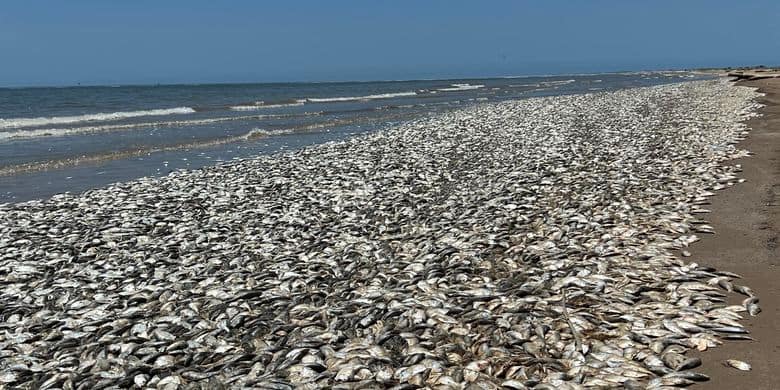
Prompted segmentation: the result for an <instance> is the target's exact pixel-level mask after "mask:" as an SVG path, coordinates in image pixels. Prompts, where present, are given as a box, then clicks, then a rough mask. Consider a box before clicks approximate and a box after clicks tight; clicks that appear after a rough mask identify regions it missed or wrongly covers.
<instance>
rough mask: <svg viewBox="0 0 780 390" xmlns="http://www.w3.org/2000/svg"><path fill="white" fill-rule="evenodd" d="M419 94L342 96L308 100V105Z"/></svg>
mask: <svg viewBox="0 0 780 390" xmlns="http://www.w3.org/2000/svg"><path fill="white" fill-rule="evenodd" d="M415 95H417V92H395V93H382V94H378V95H366V96H340V97H329V98H307V99H306V102H308V103H333V102H352V101H358V100H375V99H390V98H394V97H406V96H415Z"/></svg>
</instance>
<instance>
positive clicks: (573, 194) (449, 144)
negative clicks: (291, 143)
mask: <svg viewBox="0 0 780 390" xmlns="http://www.w3.org/2000/svg"><path fill="white" fill-rule="evenodd" d="M755 97H756V94H755V92H753V91H752V90H750V89H748V88H741V87H734V86H732V85H730V84H729V83H727V82H726V81H725V80H722V79H721V80H707V81H694V82H687V83H677V84H669V85H660V86H653V87H644V88H631V89H625V90H619V91H613V92H604V93H591V94H579V95H566V96H553V97H545V98H534V99H525V100H516V101H507V102H502V103H489V104H481V105H474V106H471V107H468V108H464V109H461V110H455V111H451V112H446V113H442V114H439V115H432V116H430V117H426V118H423V119H419V120H414V121H410V122H407V123H404V124H402V125H399V126H398V127H395V128H392V129H388V130H386V131H381V132H377V133H373V134H369V135H364V136H360V137H354V138H351V139H349V140H346V141H342V142H335V143H328V144H322V145H319V146H315V147H311V148H306V149H303V150H299V151H294V152H290V153H283V154H277V155H272V156H265V157H258V158H254V159H248V160H242V161H238V162H234V163H229V164H225V165H220V166H214V167H209V168H204V169H201V170H194V171H184V172H176V173H174V174H172V175H169V176H165V177H162V178H145V179H141V180H137V181H132V182H127V183H121V184H116V185H112V186H109V187H106V188H102V189H97V190H92V191H88V192H86V193H84V194H80V195H58V196H55V197H53V198H52V199H50V200H46V201H32V202H28V203H19V204H8V205H4V206H0V221H2V222H1V223H0V254H1V255H2V257H0V273H2V274H3V275H5V277H4V279H3V285H2V290H0V303H2V307H3V308H5V309H4V312H3V318H4V319H5V321H4V322H3V323H1V324H0V326H2V329H3V330H4V332H3V333H2V334H0V354H2V356H4V357H5V358H6V359H5V360H4V361H3V364H2V365H0V381H2V383H5V384H7V385H8V386H11V387H13V386H29V387H34V388H35V387H65V388H77V387H80V386H81V387H84V388H93V387H99V388H102V387H107V386H119V387H127V386H131V385H136V386H139V387H152V388H155V387H156V388H164V389H179V388H214V387H227V388H237V387H242V386H244V387H246V386H250V387H251V386H255V387H266V388H277V389H292V388H307V389H316V388H323V387H339V388H356V387H362V388H383V387H392V386H401V387H400V388H412V387H414V386H429V387H433V388H442V389H444V388H474V387H475V386H476V387H477V388H500V387H504V388H513V389H525V388H536V389H551V388H565V389H578V388H582V387H616V386H624V387H628V388H665V387H666V386H687V385H691V384H692V383H694V382H695V381H702V380H706V379H707V378H706V377H705V376H703V375H701V374H699V373H698V372H696V370H697V368H698V366H699V365H700V364H701V360H703V361H704V362H706V364H708V365H710V364H713V363H712V362H714V361H716V360H717V357H716V355H714V353H713V354H712V355H706V354H705V355H704V356H702V359H701V360H699V359H698V358H696V357H692V356H691V354H690V353H689V352H690V350H691V349H693V348H712V347H715V346H717V345H718V344H719V343H720V342H721V340H723V339H726V338H736V337H744V333H745V332H746V331H745V329H744V328H743V324H742V323H741V322H739V321H735V319H736V318H739V316H740V313H742V314H744V315H747V314H746V312H748V311H751V312H755V310H756V307H755V305H754V303H745V304H735V305H730V306H729V305H726V304H725V303H724V302H723V297H726V294H725V293H724V290H727V289H735V290H739V291H742V292H743V293H744V294H747V295H752V294H753V292H752V290H750V288H749V287H745V286H744V285H743V283H745V282H744V281H741V280H738V279H736V278H735V277H734V276H733V275H732V274H731V273H729V272H728V271H732V270H734V269H733V267H732V264H731V263H729V264H724V266H723V267H722V268H719V269H714V268H708V267H703V266H699V265H696V264H694V263H691V262H686V261H683V260H681V258H679V257H678V256H675V254H674V253H673V251H674V250H678V249H684V248H687V247H688V246H689V245H690V244H691V243H695V242H696V241H697V240H699V238H700V237H702V236H706V235H707V234H708V233H709V232H711V231H712V229H713V227H712V226H710V225H708V224H707V222H706V219H707V218H709V217H710V216H711V215H712V214H708V213H707V211H706V210H705V208H709V205H708V202H709V199H710V198H711V197H713V196H715V195H716V194H718V193H720V192H721V191H720V190H721V189H724V188H727V187H729V186H733V185H737V183H738V182H739V180H740V179H739V178H740V176H739V175H740V174H741V173H740V172H739V171H738V170H737V169H736V168H735V167H734V166H733V165H724V164H723V163H724V162H728V161H731V160H732V159H734V158H738V157H741V156H744V155H745V153H744V152H743V151H741V150H740V149H739V148H736V147H735V146H734V145H735V144H737V143H738V142H739V141H740V140H741V139H743V138H744V136H745V135H746V134H747V133H746V132H745V130H746V127H745V125H744V124H743V123H741V121H743V120H744V119H745V118H747V117H750V116H751V115H754V114H753V113H752V111H753V110H754V109H755V108H756V105H755V103H754V101H753V99H754V98H755ZM737 187H738V186H737ZM725 193H728V191H726V192H725ZM715 198H716V199H717V197H715ZM713 281H715V283H713ZM748 282H749V281H748ZM748 286H749V285H748ZM766 305H767V308H768V309H767V311H769V312H771V310H772V308H773V305H771V301H769V302H768V303H767V304H766ZM759 318H760V317H759ZM756 335H758V333H757V332H756ZM715 351H718V349H715ZM705 368H706V367H705ZM712 375H715V373H713V374H712ZM716 380H717V379H716ZM403 386H406V387H403Z"/></svg>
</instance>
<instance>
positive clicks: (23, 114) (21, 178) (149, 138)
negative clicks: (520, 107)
mask: <svg viewBox="0 0 780 390" xmlns="http://www.w3.org/2000/svg"><path fill="white" fill-rule="evenodd" d="M705 77H708V76H704V75H698V74H693V73H688V72H631V73H605V74H583V75H556V76H523V77H501V78H484V79H458V80H414V81H376V82H318V83H260V84H192V85H126V86H125V85H112V86H77V87H56V88H55V87H51V88H50V87H35V88H0V203H12V202H21V201H27V200H33V199H45V198H48V197H51V196H52V195H55V194H59V193H65V192H69V193H74V194H75V193H80V192H83V191H86V190H89V189H92V188H97V187H102V186H106V185H108V184H110V183H114V182H122V181H128V180H132V179H136V178H140V177H147V176H162V175H167V174H169V173H170V172H172V171H176V170H181V169H186V170H190V169H197V168H200V167H204V166H209V165H216V164H220V163H224V162H227V161H231V160H236V159H245V158H252V157H255V156H260V155H267V154H272V153H279V152H283V151H289V150H295V149H299V148H303V147H307V146H310V145H316V144H320V143H324V142H328V141H334V140H341V139H344V138H346V137H352V136H355V135H358V134H362V133H366V132H373V131H378V130H381V129H383V128H387V127H389V126H394V125H397V124H399V123H402V122H405V121H409V120H414V119H417V118H420V117H423V116H426V115H432V114H436V113H441V112H445V111H448V110H456V109H459V108H462V107H466V106H470V105H475V104H485V103H489V102H498V101H505V100H511V99H527V98H532V97H539V96H555V95H565V94H579V93H602V92H606V91H614V90H618V89H624V88H634V87H642V86H651V85H659V84H667V83H675V82H680V81H686V80H696V79H701V78H705Z"/></svg>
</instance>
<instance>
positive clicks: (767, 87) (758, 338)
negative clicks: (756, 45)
mask: <svg viewBox="0 0 780 390" xmlns="http://www.w3.org/2000/svg"><path fill="white" fill-rule="evenodd" d="M737 85H739V86H747V87H757V88H759V89H758V92H761V93H764V94H765V96H763V97H759V98H757V99H756V101H757V102H759V103H762V104H764V105H765V107H762V108H761V109H759V110H758V112H759V113H762V114H763V116H760V117H755V118H751V119H749V120H748V121H746V122H745V123H746V124H747V126H748V127H749V128H750V129H751V130H750V133H749V135H748V137H747V138H746V139H745V140H743V141H742V142H740V143H739V144H738V145H737V146H738V147H739V148H740V149H747V150H749V151H750V152H751V153H752V155H751V156H750V157H747V158H740V159H736V160H733V161H731V162H728V163H727V164H728V165H735V164H740V165H741V166H742V169H743V171H742V172H741V173H739V175H738V176H739V177H740V178H744V179H745V180H746V181H745V182H744V183H741V184H739V185H736V186H734V187H732V188H730V189H727V190H725V191H722V192H720V193H718V195H717V196H715V197H712V198H711V205H709V207H708V208H710V209H711V210H712V213H711V214H708V215H707V216H706V219H707V220H708V221H709V223H710V224H711V225H712V226H713V227H714V228H715V234H714V235H706V236H703V237H702V240H701V241H699V242H697V243H695V244H693V245H692V246H691V248H690V252H691V253H692V256H691V257H690V258H688V259H687V260H688V261H694V262H697V263H700V264H702V265H705V266H712V267H715V268H717V269H722V270H726V271H731V272H735V273H737V274H740V275H742V276H743V279H742V280H741V282H740V283H741V284H745V285H748V286H750V287H751V288H752V289H753V290H754V291H755V292H756V294H757V295H758V297H759V298H760V299H761V301H760V305H761V308H762V310H763V311H762V312H761V313H760V314H759V315H758V316H756V317H751V316H749V315H747V313H743V314H745V318H744V320H743V321H741V322H742V323H743V324H744V325H745V326H746V328H747V329H748V330H749V331H750V332H751V335H752V336H753V338H755V341H732V342H727V343H725V344H723V345H721V346H718V347H717V348H714V349H712V350H708V351H706V352H703V353H702V355H701V356H702V360H703V362H704V364H703V365H702V366H701V367H700V368H699V369H698V370H699V371H701V372H703V373H705V374H707V375H709V376H710V377H711V380H710V381H709V382H705V383H702V384H701V385H700V386H696V388H702V389H739V388H744V389H748V388H749V389H775V388H777V386H778V384H777V382H776V376H777V373H778V372H780V359H777V357H778V356H780V341H778V340H777V339H776V337H777V335H778V334H780V283H778V279H780V278H779V277H780V268H779V267H780V266H779V265H778V264H779V263H780V257H778V254H779V253H778V249H777V246H778V242H777V240H778V233H779V232H780V161H778V158H779V157H780V79H778V78H775V79H762V80H755V81H741V82H738V83H737ZM743 298H744V296H741V295H738V294H731V295H730V296H729V301H730V303H732V304H735V303H739V302H741V301H742V299H743ZM726 359H738V360H743V361H746V362H748V363H750V364H751V365H752V366H753V369H752V370H751V371H748V372H743V371H738V370H735V369H733V368H729V367H725V366H724V365H723V361H724V360H726Z"/></svg>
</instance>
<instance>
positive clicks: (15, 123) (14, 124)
mask: <svg viewBox="0 0 780 390" xmlns="http://www.w3.org/2000/svg"><path fill="white" fill-rule="evenodd" d="M194 112H195V110H194V109H192V108H190V107H176V108H162V109H156V110H141V111H120V112H110V113H98V114H85V115H73V116H53V117H39V118H10V119H0V129H16V128H20V127H36V126H46V125H65V124H72V123H80V122H103V121H114V120H118V119H126V118H137V117H142V116H163V115H175V114H192V113H194Z"/></svg>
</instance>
